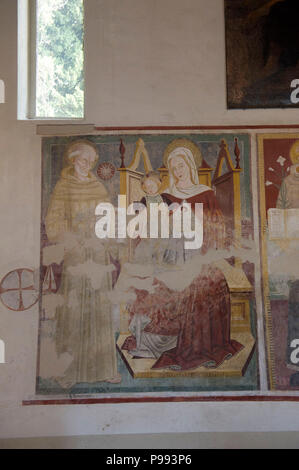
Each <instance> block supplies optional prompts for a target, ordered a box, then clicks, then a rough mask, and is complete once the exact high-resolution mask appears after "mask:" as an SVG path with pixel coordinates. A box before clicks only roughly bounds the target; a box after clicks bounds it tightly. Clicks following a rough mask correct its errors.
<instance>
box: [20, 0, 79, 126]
mask: <svg viewBox="0 0 299 470" xmlns="http://www.w3.org/2000/svg"><path fill="white" fill-rule="evenodd" d="M83 35H84V12H83V0H19V97H18V98H19V109H18V114H19V118H21V119H24V118H25V119H26V118H27V119H28V118H29V119H30V118H33V119H74V118H83V117H84V54H83ZM26 48H27V49H28V50H25V49H26Z"/></svg>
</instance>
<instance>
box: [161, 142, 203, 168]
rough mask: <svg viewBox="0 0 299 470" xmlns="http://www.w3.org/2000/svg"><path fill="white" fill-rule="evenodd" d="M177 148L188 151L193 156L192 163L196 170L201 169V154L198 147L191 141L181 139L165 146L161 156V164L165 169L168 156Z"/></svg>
mask: <svg viewBox="0 0 299 470" xmlns="http://www.w3.org/2000/svg"><path fill="white" fill-rule="evenodd" d="M178 147H184V148H186V149H188V150H190V152H191V153H192V155H193V158H194V162H195V165H196V167H197V169H198V168H200V167H201V165H202V154H201V151H200V150H199V148H198V146H197V145H196V144H195V143H194V142H192V140H189V139H184V138H181V139H175V140H173V141H172V142H170V144H168V145H167V147H166V149H165V152H164V155H163V163H164V166H165V167H166V168H167V161H168V157H169V155H170V154H171V152H173V151H174V150H175V149H177V148H178Z"/></svg>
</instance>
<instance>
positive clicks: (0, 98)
mask: <svg viewBox="0 0 299 470" xmlns="http://www.w3.org/2000/svg"><path fill="white" fill-rule="evenodd" d="M0 103H5V85H4V81H3V80H0Z"/></svg>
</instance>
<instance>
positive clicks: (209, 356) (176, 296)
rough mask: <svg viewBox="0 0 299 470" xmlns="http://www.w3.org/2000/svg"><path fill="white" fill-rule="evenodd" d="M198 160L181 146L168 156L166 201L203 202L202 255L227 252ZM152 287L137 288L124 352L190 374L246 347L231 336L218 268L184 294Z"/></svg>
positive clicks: (203, 272) (209, 268) (203, 273)
mask: <svg viewBox="0 0 299 470" xmlns="http://www.w3.org/2000/svg"><path fill="white" fill-rule="evenodd" d="M191 148H192V147H191ZM198 150H199V149H198ZM198 156H199V155H198V154H197V157H198ZM196 160H198V158H196V154H195V155H194V153H193V152H192V151H191V150H190V148H189V146H188V147H187V146H176V148H174V149H173V150H172V151H170V152H169V153H168V154H167V153H166V156H165V159H164V164H165V166H166V167H167V168H168V173H169V186H168V188H167V189H166V190H165V191H164V192H163V194H162V197H163V200H164V201H165V202H166V203H168V204H172V203H173V202H176V203H179V204H181V203H182V202H183V201H186V202H189V203H190V204H191V207H192V208H194V205H195V203H202V204H203V211H204V220H203V223H204V238H203V247H202V249H201V253H202V254H203V253H206V252H207V251H208V250H210V249H220V248H221V249H223V248H225V247H226V246H227V238H226V232H225V221H224V217H223V214H222V212H221V210H220V208H219V206H218V203H217V199H216V197H215V193H214V191H213V190H212V189H211V188H209V187H208V186H205V185H202V184H200V183H199V179H198V163H199V162H198V163H197V164H196ZM190 255H192V256H193V257H194V250H189V253H187V254H185V256H184V260H185V261H187V260H188V258H190ZM177 276H178V277H179V272H177ZM153 285H154V286H155V292H154V293H149V292H148V291H146V290H138V289H135V294H136V300H135V302H134V303H133V304H132V305H131V307H130V315H131V325H130V328H131V331H132V332H133V336H131V337H129V338H127V340H126V341H125V343H124V345H123V349H127V350H129V351H132V352H133V355H134V356H135V357H136V356H137V357H138V356H139V357H154V358H156V359H157V361H156V362H155V364H154V365H153V367H152V368H153V369H158V368H159V369H160V368H173V369H178V370H187V369H194V368H197V367H199V366H201V365H204V366H206V367H212V368H216V367H218V366H219V365H220V364H222V363H223V361H225V360H226V359H229V358H231V357H232V356H233V355H235V354H236V353H237V352H239V351H240V350H241V349H242V348H243V346H242V345H241V344H240V343H238V342H237V341H235V340H233V339H231V338H230V312H231V304H230V293H229V288H228V285H227V282H226V279H225V277H224V275H223V274H222V272H221V271H220V270H219V269H218V268H217V267H215V266H214V265H208V264H207V265H204V266H203V267H202V268H198V271H197V273H196V272H195V273H194V278H193V280H192V282H191V283H190V284H189V285H188V286H187V287H186V288H185V289H183V290H180V289H179V288H178V289H171V288H169V287H168V286H167V285H166V284H165V283H164V282H162V281H161V280H159V279H158V278H156V279H154V282H153ZM140 325H142V327H141V328H140ZM136 332H137V333H138V334H137V335H136ZM134 333H135V334H134Z"/></svg>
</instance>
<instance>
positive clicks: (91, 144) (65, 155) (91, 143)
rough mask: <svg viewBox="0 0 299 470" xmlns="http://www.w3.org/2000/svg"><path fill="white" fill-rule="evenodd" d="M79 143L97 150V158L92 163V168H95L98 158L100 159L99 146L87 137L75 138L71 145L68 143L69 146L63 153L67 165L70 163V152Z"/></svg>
mask: <svg viewBox="0 0 299 470" xmlns="http://www.w3.org/2000/svg"><path fill="white" fill-rule="evenodd" d="M77 145H87V146H88V147H91V148H92V149H93V150H94V151H95V153H96V158H95V160H94V163H93V165H92V168H94V167H95V166H96V163H97V161H98V159H99V151H98V149H97V146H96V145H95V144H94V143H93V142H90V141H89V140H86V139H79V140H75V141H73V142H71V143H70V144H69V145H67V147H66V149H65V151H64V154H63V160H64V163H65V166H69V165H70V160H69V154H70V153H71V152H72V151H73V148H74V147H77Z"/></svg>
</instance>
